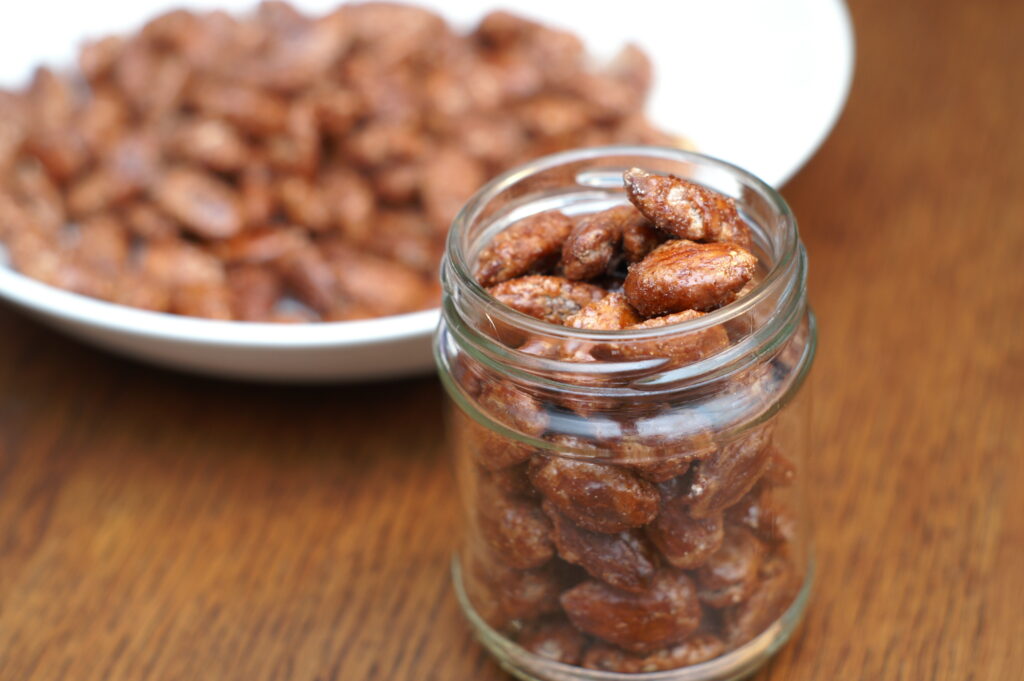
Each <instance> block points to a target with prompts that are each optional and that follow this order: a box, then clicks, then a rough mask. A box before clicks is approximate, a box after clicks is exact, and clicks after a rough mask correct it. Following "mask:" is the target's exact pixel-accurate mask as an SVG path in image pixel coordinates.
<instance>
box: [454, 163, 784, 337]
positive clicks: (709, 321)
mask: <svg viewBox="0 0 1024 681" xmlns="http://www.w3.org/2000/svg"><path fill="white" fill-rule="evenodd" d="M605 156H636V157H643V156H648V157H652V158H655V159H659V160H667V161H678V162H680V163H693V164H701V165H704V166H708V167H711V168H715V169H717V170H720V171H724V172H726V173H728V174H731V175H734V176H736V177H737V178H739V179H740V180H741V181H742V182H743V183H744V184H745V185H747V186H750V187H752V188H753V189H755V190H756V191H758V192H759V193H760V194H761V195H762V197H763V198H764V199H766V200H767V201H768V203H769V204H771V206H772V208H773V209H774V210H775V211H776V212H777V213H778V216H779V217H780V218H781V220H782V223H783V225H784V229H783V231H782V234H781V235H780V236H781V249H780V253H779V254H778V257H776V258H775V259H774V260H773V262H772V265H771V268H770V269H769V270H768V272H767V273H766V275H765V277H764V278H763V279H762V280H761V281H760V282H758V283H757V284H756V285H755V286H754V288H753V290H751V291H750V292H749V293H747V294H746V295H744V296H743V297H742V298H740V299H739V300H737V301H735V302H732V303H729V304H727V305H723V306H722V307H720V308H718V309H717V310H713V311H711V312H708V313H706V314H704V315H701V316H700V317H697V318H695V319H690V320H685V321H682V322H676V323H674V324H666V325H665V326H659V327H653V328H643V329H617V330H600V329H577V328H571V327H566V326H563V325H561V324H556V323H553V322H548V321H544V320H541V319H537V318H535V317H532V316H530V315H528V314H525V313H523V312H520V311H518V310H515V309H513V308H511V307H508V306H507V305H503V304H501V303H500V302H498V301H497V299H495V298H494V297H493V296H492V295H491V294H490V293H489V292H488V291H487V289H486V288H485V287H484V286H482V285H481V284H480V283H479V282H478V281H477V280H476V277H474V276H473V274H472V270H471V268H470V266H469V262H468V258H467V254H466V249H465V246H466V245H467V244H466V243H465V236H466V232H467V231H468V230H469V228H470V227H471V226H472V225H473V223H474V221H475V220H476V219H477V218H478V217H479V216H480V214H481V213H482V212H483V210H484V208H485V207H486V206H487V205H488V204H489V203H490V202H491V201H493V200H494V199H495V198H497V197H498V196H499V195H500V194H501V193H502V192H504V191H506V190H507V189H509V188H511V187H512V186H514V185H515V184H517V183H518V182H521V181H522V180H524V179H526V178H527V177H529V176H531V175H534V174H536V173H539V172H543V171H545V170H551V169H553V168H557V167H558V166H561V165H566V164H569V163H574V162H578V161H589V160H597V159H600V158H602V157H605ZM801 251H802V248H801V244H800V239H799V230H798V228H797V221H796V216H795V215H793V212H792V210H791V209H790V207H789V204H787V203H786V200H785V199H784V198H782V196H781V195H780V194H779V193H778V192H777V191H776V190H775V189H773V188H772V187H771V186H770V185H769V184H768V183H766V182H764V181H763V180H761V179H760V178H758V177H757V176H756V175H754V174H753V173H750V172H749V171H747V170H744V169H743V168H740V167H739V166H737V165H734V164H732V163H729V162H728V161H724V160H722V159H719V158H716V157H713V156H709V155H706V154H701V153H698V152H693V151H687V150H684V149H679V148H674V147H661V146H647V145H608V146H600V147H586V148H582V149H571V150H568V151H562V152H558V153H555V154H550V155H548V156H542V157H539V158H536V159H533V160H531V161H528V162H526V163H524V164H522V165H520V166H518V167H516V168H512V169H511V170H508V171H506V172H505V173H502V174H501V175H498V176H497V177H495V178H494V179H492V180H491V181H490V182H488V183H487V184H485V185H484V186H483V187H481V188H480V189H479V190H478V191H477V192H476V194H474V195H473V196H472V197H471V198H470V199H469V201H467V202H466V204H465V205H463V207H462V209H461V210H460V211H459V213H458V214H457V215H456V216H455V219H454V220H453V221H452V227H451V229H450V230H449V233H448V239H447V244H446V248H445V265H444V273H445V274H446V275H447V274H448V273H450V274H451V275H453V277H454V279H455V282H454V283H455V284H456V285H458V286H460V287H461V288H462V290H463V291H464V292H465V293H467V294H468V295H469V296H470V297H471V298H473V299H474V300H475V301H476V302H478V303H479V304H481V305H484V306H486V307H487V308H488V312H489V313H494V314H496V315H497V316H498V317H501V318H503V319H502V321H504V322H506V323H509V324H511V325H514V326H515V327H516V328H520V329H523V330H525V331H528V332H533V333H536V334H540V335H545V336H551V337H555V338H565V339H570V338H571V339H575V340H585V341H587V340H589V341H593V342H602V341H604V342H607V341H609V340H612V339H614V340H615V341H645V340H652V339H657V338H659V337H662V336H668V335H675V334H680V333H691V332H699V331H702V330H704V329H708V328H711V327H713V326H718V325H721V324H723V323H725V322H728V321H729V320H731V319H734V318H736V317H740V316H742V315H744V314H746V313H748V312H750V311H751V310H752V309H753V308H755V307H757V306H758V304H759V303H761V302H763V301H764V300H765V299H767V298H768V297H770V296H771V295H773V294H774V293H775V292H776V291H777V290H778V289H780V288H782V287H784V286H786V285H788V284H789V282H790V281H791V278H792V276H793V275H794V274H796V273H795V272H793V270H794V264H796V263H795V261H797V260H800V259H802V258H801V257H800V256H801ZM796 269H802V268H796ZM787 273H789V276H787ZM797 276H799V275H797ZM443 279H445V284H447V283H448V282H447V276H445V277H443Z"/></svg>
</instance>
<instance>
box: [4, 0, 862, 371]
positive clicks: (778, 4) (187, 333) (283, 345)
mask: <svg viewBox="0 0 1024 681" xmlns="http://www.w3.org/2000/svg"><path fill="white" fill-rule="evenodd" d="M252 4H253V3H252V2H248V1H245V0H199V1H197V0H192V1H189V2H181V3H167V2H160V1H148V0H91V1H90V2H84V3H80V2H66V1H65V0H49V1H47V0H37V1H36V2H32V3H7V4H6V6H5V7H4V9H2V10H0V84H2V85H5V86H11V85H17V84H20V83H23V82H24V81H25V79H26V78H27V77H28V75H29V74H30V73H31V70H32V68H33V67H34V66H35V65H36V64H37V63H39V62H46V63H50V64H54V65H58V66H59V65H63V64H69V63H71V61H72V60H73V59H74V56H75V53H76V48H77V45H78V44H79V43H80V42H81V40H82V39H83V38H85V37H89V36H97V35H103V34H106V33H110V32H120V31H126V30H131V29H133V28H135V27H137V26H138V25H139V24H140V23H141V22H143V21H145V20H146V19H147V18H149V17H150V16H152V15H153V14H155V13H157V12H159V11H161V10H162V9H165V8H167V7H169V6H171V5H174V6H179V5H184V6H189V7H223V8H227V9H232V10H244V9H246V8H249V7H251V6H252ZM296 4H297V5H299V6H301V7H303V8H306V9H308V10H310V11H323V10H325V9H327V8H330V7H332V6H333V5H335V4H336V3H334V2H331V1H329V0H307V1H304V2H303V1H300V2H297V3H296ZM422 4H425V5H431V6H436V7H437V8H438V9H440V10H441V11H442V12H443V13H444V14H445V16H447V17H448V18H449V19H450V20H451V21H453V22H455V23H456V24H458V25H460V26H469V25H471V24H472V23H473V22H474V21H475V20H476V19H478V18H479V17H480V16H481V14H482V13H483V11H484V10H482V9H481V7H482V4H481V3H479V2H472V1H469V0H450V1H448V2H423V3H422ZM509 6H511V4H510V5H509ZM514 9H515V11H516V12H519V13H522V14H525V15H529V16H533V17H536V18H539V19H542V20H544V21H547V22H550V23H552V24H555V25H560V26H563V27H566V28H569V29H571V30H573V31H575V32H576V33H578V34H579V35H581V36H583V37H584V39H585V40H586V42H587V46H588V48H589V49H590V50H591V51H592V52H593V53H594V54H597V55H599V56H604V55H610V54H613V53H614V52H615V51H616V49H618V47H620V46H621V45H622V44H623V43H625V42H628V41H634V42H637V43H638V44H640V45H642V46H643V47H644V48H645V49H646V50H647V52H648V53H649V54H650V55H651V58H652V59H653V61H654V65H655V72H656V81H655V85H654V91H653V93H652V97H651V101H650V104H649V111H650V113H651V116H652V118H653V119H654V121H655V122H656V123H657V124H658V125H659V126H661V127H663V128H665V129H667V130H671V131H673V132H676V133H679V134H682V135H685V136H686V137H687V138H689V139H690V140H691V141H692V142H693V143H694V145H695V146H696V147H697V148H698V149H699V150H700V151H702V152H704V153H707V154H711V155H713V156H718V157H721V158H724V159H726V160H729V161H731V162H733V163H735V164H737V165H739V166H742V167H744V168H747V169H748V170H750V171H752V172H754V173H755V174H757V175H759V176H760V177H761V178H763V179H764V180H765V181H767V182H768V183H770V184H773V185H775V186H781V185H782V184H783V183H784V182H785V181H786V180H788V179H789V178H790V177H791V176H792V175H793V173H795V172H796V171H797V170H799V168H800V167H801V166H802V165H803V164H804V163H805V162H806V161H807V159H808V158H810V156H811V155H812V154H813V153H814V151H815V150H816V149H817V148H818V146H819V145H820V144H821V142H822V141H823V140H824V139H825V137H826V135H827V134H828V132H829V131H830V130H831V129H832V126H833V125H834V124H835V121H836V118H837V117H838V116H839V113H840V112H841V111H842V108H843V104H844V103H845V101H846V95H847V92H848V90H849V87H850V80H851V77H852V74H853V52H854V48H853V31H852V27H851V24H850V19H849V15H848V13H847V10H846V7H845V5H844V4H843V2H842V0H776V1H775V2H764V0H676V1H675V2H672V3H667V2H664V1H663V0H662V1H658V0H633V1H632V2H628V3H591V2H587V3H584V2H551V1H550V0H517V1H516V3H514ZM0 297H2V298H4V299H6V300H8V301H10V302H12V303H14V304H16V305H18V306H20V307H22V308H24V309H25V310H27V311H29V312H30V313H32V314H33V316H36V317H38V318H39V319H41V320H42V321H44V322H46V323H48V324H50V325H51V326H54V327H56V328H59V329H61V330H63V331H66V332H67V333H69V334H71V335H74V336H77V337H78V338H80V339H82V340H85V341H87V342H90V343H93V344H95V345H98V346H100V347H103V348H107V349H109V350H113V351H115V352H119V353H122V354H125V355H129V356H132V357H135V358H138V359H143V360H146V361H151V362H154V363H157V364H162V365H165V366H170V367H175V368H180V369H186V370H190V371H196V372H200V373H205V374H211V375H220V376H228V377H234V378H247V379H253V380H277V381H322V382H326V381H339V380H356V379H369V378H385V377H391V376H402V375H409V374H415V373H423V372H426V371H428V370H429V369H430V368H431V367H432V360H431V357H430V337H431V334H432V332H433V329H434V327H435V326H436V324H437V311H436V310H429V311H424V312H418V313H414V314H408V315H400V316H395V317H387V318H383V319H375V320H368V321H358V322H340V323H327V324H301V325H275V324H251V323H244V324H243V323H238V322H217V321H208V320H202V319H191V318H186V317H179V316H175V315H166V314H158V313H152V312H144V311H141V310H135V309H131V308H127V307H122V306H118V305H111V304H108V303H104V302H101V301H97V300H92V299H89V298H85V297H82V296H78V295H75V294H72V293H67V292H65V291H61V290H58V289H54V288H52V287H49V286H46V285H44V284H40V283H38V282H36V281H33V280H31V279H28V278H27V277H23V276H22V275H20V274H17V273H16V272H13V271H11V270H10V269H8V268H6V267H0Z"/></svg>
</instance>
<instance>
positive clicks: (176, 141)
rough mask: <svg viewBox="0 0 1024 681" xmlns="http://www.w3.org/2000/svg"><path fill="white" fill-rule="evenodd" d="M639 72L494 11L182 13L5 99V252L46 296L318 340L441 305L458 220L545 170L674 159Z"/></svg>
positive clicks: (1, 156) (399, 8)
mask: <svg viewBox="0 0 1024 681" xmlns="http://www.w3.org/2000/svg"><path fill="white" fill-rule="evenodd" d="M650 81H651V68H650V64H649V62H648V60H647V58H646V56H645V55H644V54H643V53H642V52H641V51H640V50H639V49H637V48H636V47H632V46H629V47H626V48H624V49H623V50H622V52H621V53H620V54H619V55H618V57H616V58H615V59H614V60H612V61H611V62H610V63H609V64H608V65H607V66H606V67H604V68H601V69H595V68H592V67H591V66H590V65H589V64H588V56H587V54H586V52H585V50H584V49H583V44H582V42H581V41H580V40H579V39H578V38H577V37H576V36H575V35H573V34H571V33H568V32H565V31H560V30H556V29H553V28H549V27H547V26H543V25H540V24H537V23H535V22H532V21H529V20H527V19H524V18H521V17H518V16H516V15H513V14H510V13H508V12H493V13H491V14H489V15H487V16H486V17H484V18H483V19H482V21H481V22H480V23H479V24H478V25H477V26H476V27H475V28H473V29H472V30H470V31H468V32H466V33H459V32H456V31H455V30H454V29H453V28H452V27H450V26H449V25H448V24H447V23H446V22H445V21H444V20H443V19H442V18H441V17H440V16H438V15H437V14H435V13H433V12H431V11H428V10H426V9H423V8H419V7H414V6H409V5H402V4H398V3H389V2H367V3H348V4H344V5H341V6H340V7H339V8H338V9H336V10H334V11H331V12H329V13H327V14H324V15H322V16H318V17H311V16H307V15H304V14H302V13H300V12H299V11H298V10H296V9H295V8H293V7H292V6H290V5H289V4H287V3H285V2H278V1H269V2H263V3H262V4H260V5H259V7H258V8H257V9H256V11H255V12H254V13H252V14H251V15H244V16H235V15H232V14H229V13H227V12H224V11H212V12H193V11H188V10H175V11H172V12H168V13H166V14H163V15H161V16H158V17H156V18H154V19H153V20H151V21H150V22H149V23H147V24H146V25H145V26H143V27H142V28H141V29H140V30H139V31H137V32H135V33H133V34H130V35H124V36H111V37H106V38H102V39H99V40H95V41H92V42H90V43H88V44H86V45H85V46H84V47H83V48H82V50H81V52H80V54H79V59H78V69H77V70H74V71H69V72H67V73H61V72H57V71H53V70H51V69H49V68H39V69H38V70H37V71H36V73H35V75H34V77H33V78H32V81H31V83H30V84H29V85H28V87H27V88H25V89H23V90H20V91H2V90H0V240H2V242H3V244H4V245H5V246H6V249H7V255H8V258H9V261H10V263H11V265H12V266H13V267H14V268H15V269H17V270H18V271H20V272H22V273H23V274H26V275H27V276H30V277H33V278H35V279H38V280H40V281H43V282H45V283H47V284H51V285H53V286H57V287H60V288H64V289H67V290H69V291H73V292H75V293H80V294H83V295H88V296H93V297H96V298H100V299H103V300H107V301H112V302H115V303H120V304H124V305H130V306H134V307H139V308H144V309H149V310H156V311H162V312H173V313H178V314H183V315H191V316H199V317H211V318H219V319H237V320H249V321H320V320H323V321H329V320H346V319H357V318H365V317H376V316H382V315H390V314H397V313H402V312H408V311H411V310H416V309H420V308H425V307H432V306H434V305H436V304H437V300H438V297H439V293H440V287H439V286H438V284H437V269H438V263H439V261H440V258H441V254H442V252H443V248H444V237H445V234H446V232H447V229H448V226H449V223H450V221H451V219H452V217H453V216H454V215H455V213H456V212H457V211H458V209H459V208H460V207H461V205H462V204H463V203H464V202H465V201H466V200H467V199H468V198H469V197H470V195H472V193H473V192H474V191H476V190H477V189H478V188H479V187H480V186H481V185H482V184H483V183H485V182H486V181H487V179H488V178H490V177H492V176H493V175H495V174H496V173H498V172H499V171H501V170H504V169H506V168H508V167H510V166H512V165H515V164H518V163H521V162H523V161H525V160H527V159H530V158H534V157H537V156H542V155H544V154H547V153H551V152H554V151H558V150H562V149H569V148H573V147H581V146H594V145H600V144H610V143H617V142H631V143H649V144H673V143H676V140H674V139H673V138H672V137H670V136H668V135H665V134H663V133H660V132H658V131H656V130H655V129H653V128H652V127H651V126H650V125H649V124H648V123H647V121H646V119H645V118H644V116H643V107H644V100H645V97H646V93H647V90H648V88H649V86H650Z"/></svg>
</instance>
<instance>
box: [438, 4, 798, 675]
mask: <svg viewBox="0 0 1024 681" xmlns="http://www.w3.org/2000/svg"><path fill="white" fill-rule="evenodd" d="M491 30H493V31H495V33H494V35H495V36H496V37H495V38H494V39H496V40H497V39H498V38H497V36H502V37H501V38H500V39H501V40H506V39H509V38H508V36H509V35H514V33H515V32H514V30H513V29H512V27H511V26H510V25H505V24H501V23H497V24H495V25H493V26H491ZM612 168H615V169H618V175H617V177H616V176H615V175H613V173H612V172H611V171H610V170H609V169H612ZM709 171H714V172H709ZM595 176H596V177H600V178H614V179H604V180H602V181H601V182H600V183H595V181H594V179H593V178H594V177H595ZM709 177H714V178H718V179H719V184H716V185H709V184H707V183H706V182H707V180H706V179H705V178H709ZM579 178H585V180H582V181H581V182H579V183H577V179H579ZM702 180H703V181H702ZM595 184H597V185H598V186H597V188H596V189H595ZM533 204H535V205H536V206H537V209H536V210H535V211H532V212H531V211H530V210H529V208H530V207H531V206H532V205H533ZM513 209H514V215H515V217H514V219H513V218H510V217H509V213H510V211H512V210H513ZM453 229H454V230H455V232H454V234H453V237H452V239H451V240H450V241H449V247H448V252H447V259H446V266H445V271H444V282H445V287H446V288H445V292H444V294H445V296H446V297H447V304H446V305H445V307H444V317H443V320H442V324H441V326H440V328H439V330H438V338H437V343H436V346H435V347H436V355H437V360H438V366H439V369H440V371H441V374H442V377H443V378H444V381H445V385H446V387H447V388H448V390H449V393H450V395H451V396H452V398H453V399H452V401H451V412H452V419H451V423H452V438H451V441H452V445H453V446H452V452H453V455H454V457H455V464H456V470H457V472H458V476H459V480H460V488H461V489H462V490H463V495H464V502H465V506H466V509H467V516H466V523H467V530H468V531H467V532H466V540H465V543H464V545H463V546H462V548H461V549H460V550H459V552H458V554H457V556H456V569H455V572H454V574H455V582H456V584H455V586H456V591H457V593H458V595H459V598H460V601H461V604H462V606H463V608H464V610H465V611H466V613H467V615H468V616H469V618H470V620H471V622H473V624H474V625H475V626H476V627H477V631H478V633H479V634H480V638H481V640H482V641H483V642H484V644H485V645H486V646H488V647H489V648H490V649H491V651H492V652H493V653H494V654H495V655H497V656H498V657H499V658H500V659H501V660H502V661H503V663H504V664H506V665H507V666H510V667H511V668H512V669H515V670H516V671H517V672H519V673H522V674H523V675H526V676H529V677H530V678H537V679H544V680H546V679H559V680H562V679H574V678H578V679H581V680H582V679H587V678H590V677H589V676H588V673H589V672H588V671H586V670H600V671H602V672H605V673H611V674H615V675H621V676H622V678H627V677H628V676H629V675H631V674H637V673H644V672H653V671H660V672H671V671H672V670H688V671H687V673H688V674H696V676H693V675H688V676H687V678H709V679H710V678H716V679H719V678H731V676H730V675H739V674H741V673H749V671H750V669H751V668H753V666H754V665H756V664H759V663H761V662H764V660H765V658H766V655H767V653H766V652H765V651H767V650H770V649H774V648H775V647H777V644H778V643H780V642H781V641H782V640H784V639H785V638H786V637H787V636H788V635H789V633H790V631H791V630H792V628H793V627H794V626H795V624H796V622H797V621H798V620H799V617H800V615H801V612H802V609H803V606H804V600H805V597H806V592H807V585H808V583H809V580H810V574H809V565H810V556H809V552H808V547H807V544H806V542H807V528H806V524H805V522H804V515H803V500H804V499H803V493H802V492H803V487H802V486H803V478H804V475H803V469H804V464H805V461H806V458H807V456H808V455H809V453H810V450H809V442H808V439H807V427H808V420H807V404H808V402H807V397H806V394H805V393H804V392H802V391H800V390H799V388H800V387H801V384H802V382H803V378H804V377H805V376H806V373H807V371H808V369H809V367H810V363H811V359H812V357H813V349H814V338H815V336H814V327H813V320H812V317H811V315H810V312H809V310H808V308H807V303H806V287H805V268H806V263H805V257H804V253H803V248H802V246H801V244H800V241H799V237H798V234H797V232H796V225H795V224H794V222H793V221H792V218H791V217H790V213H789V211H788V210H787V209H786V207H785V204H784V203H783V201H782V199H781V197H779V196H778V194H776V193H775V192H774V191H772V190H771V189H770V188H769V187H767V186H766V185H764V184H763V183H761V182H760V181H758V180H757V179H756V178H754V177H752V176H750V175H749V174H747V173H744V172H742V171H739V170H737V169H735V168H733V167H731V166H726V165H724V164H721V163H719V162H717V161H714V160H712V159H709V158H706V157H702V156H700V155H697V154H691V153H686V152H680V151H677V150H671V149H666V148H656V147H635V148H625V149H624V148H621V147H612V148H597V149H585V150H579V151H576V152H573V153H571V154H568V155H562V156H559V157H557V158H551V159H548V158H542V159H539V160H537V161H535V162H532V163H530V164H528V165H526V166H524V167H522V168H521V169H520V171H519V172H518V173H516V174H513V175H510V176H508V177H506V179H504V180H499V181H496V182H495V183H493V184H491V185H488V186H486V187H485V188H483V189H482V190H481V191H480V192H479V193H478V195H477V197H475V198H474V199H472V200H470V202H469V203H468V204H467V206H466V207H465V208H464V210H463V212H462V213H461V214H460V217H459V219H457V220H456V222H455V224H454V226H453ZM482 557H484V558H482ZM485 560H486V561H489V562H487V563H486V564H487V565H489V572H487V575H489V576H486V575H485V574H484V573H483V572H482V569H481V564H482V561H485ZM527 585H532V586H531V587H528V586H527ZM527 594H532V595H533V597H532V598H530V599H528V600H527V601H525V602H524V597H525V596H526V595H527ZM526 603H529V604H530V607H526ZM520 605H522V607H520ZM776 625H778V626H776ZM754 639H760V640H761V641H762V643H759V644H758V645H756V646H745V645H744V644H746V643H748V642H750V641H752V640H754ZM710 660H716V667H715V669H716V670H717V671H716V672H715V674H716V675H715V676H714V677H711V676H707V675H704V676H702V675H701V674H703V673H704V672H697V669H693V670H690V669H689V668H690V667H693V666H694V665H699V664H701V663H703V662H707V661H710ZM700 669H706V668H703V667H702V668H700ZM730 670H731V671H730ZM680 673H682V672H681V671H680ZM710 673H711V672H707V674H710ZM602 678H604V677H602ZM609 678H612V677H609ZM615 678H618V676H616V677H615ZM665 678H672V676H671V673H670V674H669V676H666V677H665Z"/></svg>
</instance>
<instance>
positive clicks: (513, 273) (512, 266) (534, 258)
mask: <svg viewBox="0 0 1024 681" xmlns="http://www.w3.org/2000/svg"><path fill="white" fill-rule="evenodd" d="M572 227H573V225H572V220H571V219H569V217H567V216H566V215H564V214H562V213H559V212H556V211H549V212H547V213H538V214H536V215H531V216H530V217H528V218H523V219H522V220H520V221H518V222H516V223H514V224H512V225H511V226H509V227H507V228H505V229H504V230H502V231H501V232H499V233H498V234H496V235H495V236H494V238H493V239H492V240H491V243H489V244H488V245H487V247H486V248H485V249H484V250H482V251H481V252H480V256H479V257H478V258H477V264H476V268H475V270H474V274H475V276H476V279H477V281H479V282H480V284H481V285H482V286H494V285H495V284H500V283H501V282H503V281H507V280H509V279H512V278H514V277H518V276H521V275H523V274H528V273H530V272H535V271H539V270H541V269H543V268H545V267H547V266H549V265H551V264H552V263H553V262H554V260H555V259H556V258H557V257H558V254H559V253H560V252H561V250H562V244H563V243H564V242H565V238H566V237H567V236H568V235H569V232H570V231H571V230H572Z"/></svg>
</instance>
